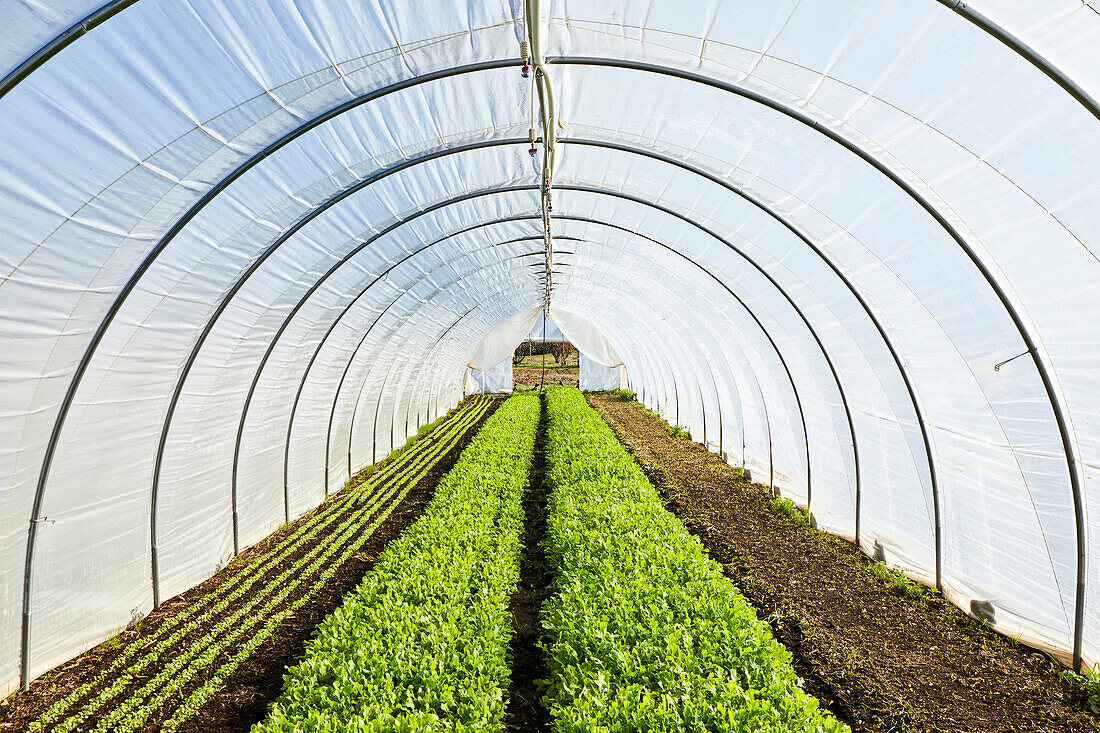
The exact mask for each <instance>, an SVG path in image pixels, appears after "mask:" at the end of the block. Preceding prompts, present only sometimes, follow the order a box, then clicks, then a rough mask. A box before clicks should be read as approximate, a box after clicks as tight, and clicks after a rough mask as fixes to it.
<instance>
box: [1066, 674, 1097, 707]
mask: <svg viewBox="0 0 1100 733" xmlns="http://www.w3.org/2000/svg"><path fill="white" fill-rule="evenodd" d="M1062 679H1064V680H1065V681H1066V682H1069V683H1070V684H1072V685H1076V686H1078V687H1080V688H1081V689H1082V690H1084V691H1085V695H1087V696H1088V697H1087V702H1086V705H1088V708H1089V710H1091V711H1092V712H1094V713H1100V662H1097V663H1096V664H1095V665H1093V666H1092V667H1084V668H1083V669H1082V670H1081V674H1077V673H1076V672H1074V671H1073V670H1071V669H1065V670H1062Z"/></svg>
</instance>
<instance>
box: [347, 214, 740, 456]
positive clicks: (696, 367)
mask: <svg viewBox="0 0 1100 733" xmlns="http://www.w3.org/2000/svg"><path fill="white" fill-rule="evenodd" d="M531 219H533V220H537V221H541V220H542V217H541V215H535V216H532V217H531ZM489 224H490V223H486V225H487V226H488V225H489ZM541 239H542V236H541V235H539V236H537V237H534V238H533V241H541ZM555 239H556V240H557V241H588V240H583V239H579V238H574V237H555ZM541 253H542V252H541V250H540V251H539V252H538V253H537V254H541ZM569 254H570V255H573V254H576V253H569ZM626 297H628V298H630V299H631V300H632V301H633V302H635V303H637V304H638V306H639V307H648V306H647V305H646V304H644V303H643V302H641V301H639V300H637V299H636V298H635V297H634V296H632V295H628V296H626ZM678 320H680V322H681V324H683V325H684V326H686V322H684V321H683V320H682V319H680V318H679V317H678ZM396 337H397V332H394V333H393V334H391V335H390V336H389V338H390V339H391V340H392V339H393V338H396ZM361 344H362V342H360V345H361ZM356 351H358V349H356ZM355 356H356V355H355V354H353V355H352V357H351V359H350V360H349V364H348V365H347V367H346V369H345V373H346V371H347V368H350V366H351V362H352V361H354V359H355ZM662 357H663V354H662ZM423 361H426V360H421V362H423ZM665 362H666V366H667V368H668V369H669V371H670V373H671V366H668V362H667V359H666V360H665ZM396 367H397V365H396V364H395V363H391V364H390V365H389V366H388V370H387V376H386V378H385V379H384V380H383V385H385V384H386V383H387V382H388V381H389V377H390V375H391V374H392V373H393V371H394V370H395V368H396ZM423 368H424V365H423V363H421V364H419V365H418V367H417V369H416V374H415V376H414V377H413V378H412V382H413V384H416V383H418V382H419V380H420V373H421V372H422V371H423ZM692 368H693V371H694V372H695V379H696V382H697V384H698V385H699V386H700V396H701V395H702V393H703V390H702V388H701V387H702V384H703V380H702V379H700V378H699V374H701V373H703V370H702V369H700V367H699V365H698V364H696V365H694V366H693V367H692ZM711 383H712V385H713V386H714V387H715V394H716V396H717V383H716V382H715V380H714V379H713V378H712V379H711ZM365 387H366V383H365V382H364V383H363V384H362V385H361V386H360V391H359V394H358V396H357V397H356V407H355V408H353V410H352V424H351V428H349V458H348V465H349V473H350V470H351V468H350V466H351V458H350V439H351V430H352V429H353V428H354V415H355V414H356V413H357V412H358V403H359V401H360V399H361V397H362V394H363V390H364V389H365ZM383 391H384V386H383V388H382V389H380V390H379V394H378V400H377V401H376V405H375V413H374V420H375V426H374V430H375V433H376V434H377V427H378V417H379V410H380V406H381V396H382V392H383ZM339 393H340V390H339V388H338V389H337V391H336V393H335V396H334V404H333V409H334V410H335V406H336V400H337V399H339ZM719 404H720V398H719ZM704 414H705V412H704ZM391 420H392V418H391ZM391 428H392V425H391ZM330 431H331V426H330ZM391 442H393V439H392V429H391ZM376 458H377V455H372V461H373V459H376Z"/></svg>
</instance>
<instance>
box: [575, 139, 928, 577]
mask: <svg viewBox="0 0 1100 733" xmlns="http://www.w3.org/2000/svg"><path fill="white" fill-rule="evenodd" d="M558 142H559V143H563V144H573V145H586V146H592V147H599V148H607V149H610V150H619V151H621V152H624V153H629V154H633V155H640V156H642V157H646V158H650V159H652V160H658V161H661V162H663V163H667V164H669V165H672V166H675V167H677V168H679V169H681V170H684V171H687V172H689V173H693V174H695V175H698V176H700V177H702V178H705V179H706V180H708V181H711V182H712V183H715V184H717V185H718V186H721V187H722V188H724V189H725V190H727V191H729V192H730V193H733V194H735V195H737V196H739V197H740V198H742V199H743V200H745V201H746V202H748V203H749V204H751V205H752V206H754V207H756V208H757V209H759V210H760V211H762V212H763V213H765V214H767V215H768V216H769V217H770V218H772V219H773V220H774V221H776V222H777V223H778V224H780V225H781V226H782V227H783V228H784V229H786V230H787V231H789V232H790V233H791V234H793V235H794V236H795V237H796V238H798V240H799V241H801V242H802V243H803V244H805V245H806V246H807V247H808V248H809V249H810V251H811V252H813V253H814V254H815V255H817V257H818V258H819V259H820V260H821V261H822V262H824V263H825V264H826V265H827V266H828V267H829V269H830V270H832V272H833V273H834V274H835V275H836V276H837V277H838V278H840V281H841V282H842V283H843V284H844V286H845V287H846V288H847V289H848V291H849V292H850V293H851V294H852V296H853V297H855V299H856V302H857V303H859V305H860V307H861V308H862V309H863V312H864V313H866V315H867V317H868V318H869V319H870V321H871V323H872V324H873V325H874V327H875V330H876V331H877V332H878V334H879V337H880V338H881V339H882V341H883V343H884V344H885V346H886V348H887V350H888V351H889V353H890V357H891V358H892V359H893V361H894V364H895V365H896V366H897V368H898V373H899V374H900V375H901V378H902V382H903V383H904V384H905V389H906V391H907V392H908V393H909V401H910V402H911V403H912V405H913V412H914V414H915V416H916V421H917V427H918V429H919V430H920V433H921V439H922V441H923V443H924V451H925V458H926V460H927V465H928V475H929V482H930V484H931V490H932V510H933V515H934V517H933V521H934V524H935V527H934V532H935V540H934V542H935V548H934V556H935V557H934V562H935V577H936V587H937V588H942V567H941V566H942V554H943V553H942V524H941V518H940V501H939V494H940V492H939V477H938V471H937V466H936V457H935V456H936V453H935V451H934V450H933V448H932V437H931V431H930V430H929V428H928V421H927V419H926V418H925V416H924V409H923V407H922V406H921V402H920V398H919V397H918V396H917V391H916V388H915V387H914V386H913V381H912V378H911V377H910V375H909V370H908V368H907V367H906V366H905V362H904V361H903V360H902V358H901V356H900V354H899V353H898V351H897V348H896V347H895V346H894V343H893V340H892V339H891V338H890V336H889V335H888V334H887V332H886V328H885V327H884V326H883V325H882V322H881V321H880V320H879V318H878V316H877V315H875V312H874V310H872V308H871V305H870V303H868V302H867V300H866V298H864V297H863V294H862V293H861V292H860V290H859V288H858V287H856V285H855V283H854V282H853V281H852V280H851V279H850V278H849V277H848V276H847V275H845V274H844V271H843V270H842V269H841V268H840V266H839V265H837V264H836V263H835V262H834V261H833V260H832V258H831V257H830V256H829V255H828V254H827V253H826V252H825V251H824V250H823V249H822V248H821V247H819V246H818V245H817V244H815V243H814V241H813V240H812V239H811V238H810V237H809V236H808V235H807V234H806V233H804V232H803V231H802V230H801V228H800V227H798V226H797V225H796V224H794V223H793V222H791V221H789V220H788V219H787V218H786V217H784V216H783V215H782V214H780V213H779V212H778V211H776V210H775V209H773V208H772V207H771V206H769V205H768V204H766V203H764V202H763V201H762V200H760V199H758V198H757V197H756V196H754V195H753V194H750V193H749V192H747V191H744V190H743V189H741V188H739V187H737V186H734V185H733V184H731V183H729V182H728V181H724V180H722V179H721V178H719V177H718V176H716V175H714V174H713V173H710V172H708V171H706V170H704V169H702V168H699V167H697V166H694V165H691V164H690V163H688V162H686V161H683V160H679V159H677V158H674V157H672V156H669V155H665V154H663V153H659V152H657V151H656V150H650V149H646V148H640V147H635V146H632V145H626V144H622V143H615V142H608V141H603V140H590V139H584V138H568V137H560V138H558ZM555 187H556V188H565V186H562V185H558V186H555ZM576 188H577V190H585V189H584V188H583V187H580V186H577V187H576ZM594 192H598V191H594ZM624 197H625V198H628V199H629V200H631V201H634V202H636V203H640V204H645V205H650V204H651V202H649V201H646V200H645V199H642V198H640V197H637V196H630V195H626V194H624ZM659 208H661V209H662V210H663V211H665V212H666V213H668V214H670V215H672V216H675V217H677V218H678V219H681V220H682V221H685V222H687V223H689V224H691V225H693V226H696V227H698V228H700V229H702V230H703V231H704V232H706V233H707V234H709V235H711V236H713V237H715V238H716V239H719V240H720V241H725V240H723V239H722V238H721V236H720V235H718V234H717V233H716V232H713V231H711V230H710V229H709V228H707V227H705V226H703V225H701V224H699V223H698V222H695V221H693V220H691V219H690V218H688V217H686V216H684V215H683V214H680V213H679V212H677V211H675V210H673V209H670V208H668V207H664V206H660V207H659ZM728 246H730V247H731V248H733V249H734V250H735V251H738V253H739V254H741V256H742V257H743V258H744V259H746V260H747V261H748V262H750V263H751V264H752V265H753V267H754V268H756V269H757V270H758V271H760V272H761V274H763V275H764V276H765V277H766V278H768V280H769V281H771V282H772V283H773V284H774V285H775V286H776V287H777V288H779V290H780V292H782V293H783V294H784V296H785V297H786V298H788V299H790V296H789V295H788V294H787V293H786V291H785V290H783V289H782V288H781V287H779V284H778V282H777V281H776V280H775V278H774V277H773V276H772V275H771V273H769V272H768V271H767V269H766V268H764V267H761V266H760V265H759V264H758V263H756V262H755V261H754V260H753V259H752V258H750V257H748V255H746V254H745V253H743V252H741V251H740V250H738V249H737V248H736V247H734V246H733V245H732V244H729V245H728ZM799 315H800V316H802V317H803V318H805V316H804V315H803V314H802V313H801V311H799ZM849 414H850V413H849ZM860 514H861V512H860V502H858V501H857V502H856V522H857V526H856V537H857V542H858V537H859V519H860Z"/></svg>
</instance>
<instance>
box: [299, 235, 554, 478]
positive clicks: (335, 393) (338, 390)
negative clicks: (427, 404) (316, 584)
mask: <svg viewBox="0 0 1100 733" xmlns="http://www.w3.org/2000/svg"><path fill="white" fill-rule="evenodd" d="M541 239H542V237H541V236H537V237H534V238H532V239H530V240H528V239H527V238H524V239H523V240H520V241H540V240H541ZM504 244H510V242H500V243H498V244H495V245H492V246H494V247H496V246H503V245H504ZM420 251H421V252H423V251H424V250H420ZM479 251H483V250H479ZM475 254H477V252H465V253H463V254H462V255H460V256H459V257H456V258H454V259H453V260H451V261H452V262H457V261H459V260H461V259H466V258H469V257H471V256H473V255H475ZM542 254H543V252H542V249H541V248H540V249H538V250H534V251H532V252H526V253H523V254H521V255H514V256H511V257H508V258H504V259H502V260H498V261H494V262H490V263H488V264H486V265H483V266H481V267H477V268H475V269H474V270H473V271H472V272H474V273H479V272H483V271H484V270H486V269H488V268H490V267H496V266H499V265H500V264H501V263H502V262H506V261H508V260H518V259H524V258H528V257H538V256H541V255H542ZM433 271H434V270H433ZM426 276H427V274H425V275H423V276H422V277H421V279H422V278H423V277H426ZM452 282H454V281H452ZM514 285H515V284H514ZM369 287H370V286H369V285H368V287H367V289H369ZM441 290H443V288H437V290H436V291H435V292H439V291H441ZM512 290H514V291H516V292H519V290H520V288H518V287H513V288H512ZM365 292H366V290H364V291H363V293H360V294H359V295H357V296H356V298H355V300H358V299H359V298H360V297H362V295H363V294H364V293H365ZM499 292H504V291H503V290H501V291H499ZM406 294H407V293H405V292H402V293H399V294H398V295H397V297H396V298H394V299H393V300H391V301H390V302H389V304H388V305H387V306H386V308H385V309H384V310H383V311H382V313H380V314H379V315H378V316H377V317H376V318H375V319H374V320H373V321H372V322H371V325H370V327H368V328H367V330H366V331H365V332H364V333H363V336H362V338H360V340H359V343H358V344H357V345H356V347H355V349H354V350H353V351H352V353H351V356H349V357H348V362H347V364H345V365H344V371H343V373H342V374H341V376H340V382H339V383H338V385H337V387H336V389H335V390H334V391H333V397H332V408H331V410H330V411H329V421H328V429H327V431H326V434H325V486H326V492H327V487H328V473H329V449H328V447H329V442H330V441H331V438H332V426H333V423H334V421H335V420H334V418H335V415H336V407H337V405H338V403H339V401H340V393H341V392H342V391H343V386H344V382H345V380H346V378H347V375H348V373H349V372H350V371H351V367H352V365H353V364H354V363H355V360H356V357H357V356H358V354H359V351H360V349H361V348H362V347H363V344H364V343H366V340H367V337H368V336H369V335H370V332H371V330H373V328H374V326H375V325H377V323H378V321H379V320H380V319H381V317H382V315H383V314H384V313H385V312H387V311H389V309H390V308H392V307H393V306H394V305H395V304H396V303H397V302H398V301H399V300H401V298H402V297H404V296H405V295H406ZM427 303H428V301H421V302H420V303H417V304H416V305H415V306H414V307H413V309H412V310H411V311H410V313H416V312H418V311H419V310H420V309H421V308H422V307H424V306H425V305H427ZM482 305H484V303H478V304H477V305H475V306H474V307H473V308H471V309H470V310H469V311H467V312H466V314H465V315H463V316H462V318H465V317H466V316H468V315H469V314H470V313H473V312H474V311H475V310H476V309H477V308H479V307H481V306H482ZM346 312H347V311H345V313H346ZM342 315H343V314H341V316H342ZM459 320H462V319H461V318H460V319H459ZM405 323H408V319H407V318H406V320H405ZM457 323H458V321H456V322H455V323H454V324H452V325H451V327H450V328H448V329H446V330H445V331H444V334H443V335H446V333H449V332H450V330H451V328H453V327H454V326H455V325H456V324H457ZM399 329H400V326H398V329H394V330H393V331H391V332H390V333H388V334H386V336H385V337H384V338H385V339H386V340H387V343H389V342H392V341H393V339H394V338H395V337H396V335H397V333H398V331H399ZM442 338H443V336H440V337H439V338H438V339H437V340H436V341H435V343H433V344H432V346H431V347H429V350H428V352H426V353H431V351H432V350H434V348H435V346H436V345H438V343H439V342H440V341H441V340H442ZM424 360H425V361H426V359H424ZM373 366H374V365H372V367H371V368H372V369H373ZM394 366H395V364H394V363H391V364H390V365H389V368H388V370H387V372H386V376H385V377H384V378H383V380H382V385H381V387H380V388H379V391H378V401H377V404H376V405H375V411H374V427H373V433H372V435H373V437H372V454H371V458H372V460H371V462H372V463H375V462H377V461H376V459H377V453H376V452H374V451H375V450H376V447H377V446H376V444H377V435H378V411H379V409H380V407H381V404H382V393H383V392H385V388H386V384H387V383H388V382H389V378H390V375H391V374H392V372H393V368H394ZM422 366H423V364H421V367H422ZM303 381H304V380H303ZM365 387H366V381H364V382H363V384H361V385H360V387H359V392H358V393H357V396H356V399H355V405H354V407H353V408H352V412H351V417H350V422H349V425H348V474H349V476H350V475H351V439H352V436H353V432H354V428H355V415H356V413H357V412H358V408H359V401H360V399H361V397H362V395H363V390H364V389H365ZM392 442H393V440H392V431H391V443H392ZM392 448H393V446H392V445H391V449H392Z"/></svg>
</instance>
